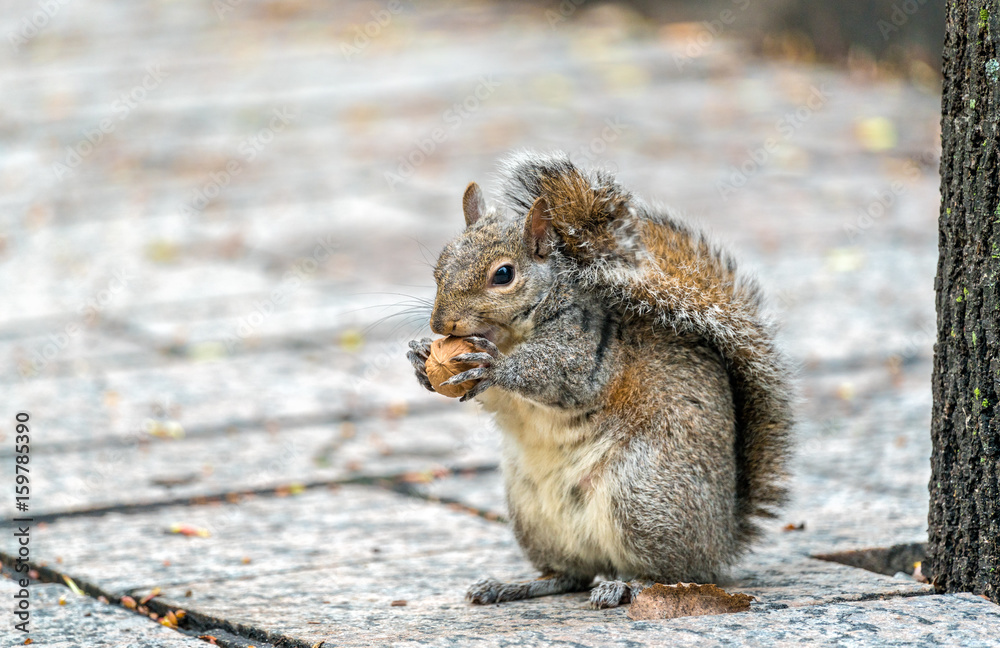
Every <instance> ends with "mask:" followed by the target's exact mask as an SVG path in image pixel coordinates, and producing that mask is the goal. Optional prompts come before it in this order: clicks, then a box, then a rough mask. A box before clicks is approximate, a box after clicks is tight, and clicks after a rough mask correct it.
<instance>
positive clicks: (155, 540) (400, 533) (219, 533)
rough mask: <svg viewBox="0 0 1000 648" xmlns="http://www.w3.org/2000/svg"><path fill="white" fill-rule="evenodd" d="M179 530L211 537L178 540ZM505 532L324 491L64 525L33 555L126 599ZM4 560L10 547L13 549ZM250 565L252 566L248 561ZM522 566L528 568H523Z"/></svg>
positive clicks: (479, 546)
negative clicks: (159, 589)
mask: <svg viewBox="0 0 1000 648" xmlns="http://www.w3.org/2000/svg"><path fill="white" fill-rule="evenodd" d="M174 525H185V526H187V527H189V528H191V529H194V530H204V531H207V532H208V533H209V536H208V537H200V536H197V535H193V536H188V535H180V534H176V533H171V532H170V530H171V528H172V527H174ZM511 541H512V539H511V537H510V532H509V531H508V530H507V529H506V528H505V527H502V526H499V525H497V524H495V523H492V522H488V521H487V520H484V519H482V518H480V517H478V516H475V515H470V514H468V513H465V512H457V511H451V510H449V509H447V508H446V507H441V506H438V505H435V504H431V503H428V502H425V501H422V500H420V499H416V498H412V497H407V496H403V495H398V494H395V493H392V492H388V491H386V490H384V489H381V488H376V487H364V486H349V485H345V486H340V487H336V488H335V489H333V490H330V489H327V488H317V489H310V490H307V491H305V492H303V493H301V494H299V495H289V496H286V497H275V496H259V497H250V498H241V499H239V500H236V503H220V504H215V505H201V506H197V505H196V506H163V507H158V508H155V509H153V510H150V511H136V512H126V513H108V514H106V515H103V516H97V517H76V518H64V519H61V520H57V521H55V522H52V523H48V524H45V525H44V526H42V527H39V528H36V529H35V531H34V532H33V535H32V545H31V550H32V555H33V556H35V557H37V558H38V560H39V561H41V562H44V563H46V564H47V566H48V567H50V568H53V569H56V570H58V571H61V572H64V573H68V574H70V575H71V576H73V577H74V578H79V579H81V580H83V581H87V582H90V583H92V584H94V585H96V586H98V587H101V588H103V589H105V590H106V591H109V592H112V593H116V594H118V595H120V594H123V593H127V592H128V591H131V590H135V589H137V588H143V587H145V588H152V587H154V586H168V585H171V584H180V583H187V582H192V581H199V582H215V581H227V582H228V581H231V582H233V583H237V582H241V581H243V580H245V579H248V578H252V577H255V576H262V575H268V574H285V573H290V572H300V571H302V570H305V569H307V568H309V569H316V568H323V567H328V566H330V565H349V564H358V563H367V562H369V561H372V560H376V561H381V560H389V559H407V560H413V561H416V563H419V562H420V561H421V560H422V557H423V556H426V555H432V554H436V553H441V552H446V551H452V550H468V551H473V550H474V551H476V552H477V553H481V555H482V556H484V559H485V558H488V557H489V556H490V555H492V554H493V553H494V552H496V551H497V550H498V549H499V548H501V547H505V546H506V547H509V546H510V545H511ZM2 546H3V548H4V549H3V550H4V552H5V553H6V552H8V550H9V548H10V546H11V545H10V542H9V541H7V540H5V541H4V544H3V545H2ZM245 559H246V560H245ZM519 560H520V559H519Z"/></svg>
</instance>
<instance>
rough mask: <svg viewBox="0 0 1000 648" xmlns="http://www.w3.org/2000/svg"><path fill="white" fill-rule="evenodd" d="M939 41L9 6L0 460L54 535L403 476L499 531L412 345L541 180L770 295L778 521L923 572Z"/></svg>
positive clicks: (659, 6)
mask: <svg viewBox="0 0 1000 648" xmlns="http://www.w3.org/2000/svg"><path fill="white" fill-rule="evenodd" d="M943 15H944V12H943V3H942V2H934V1H932V0H895V1H890V0H866V1H862V0H858V1H854V2H840V3H831V2H821V1H819V0H801V1H795V0H713V1H712V2H694V1H686V2H685V1H677V2H662V3H656V2H644V1H638V0H637V1H635V2H620V3H607V2H583V1H577V0H565V1H563V2H561V3H556V2H548V3H522V2H499V1H497V2H490V1H477V2H467V3H445V2H434V1H430V0H419V1H412V2H411V1H408V0H380V1H375V2H361V1H358V2H351V1H345V2H337V3H314V2H303V1H296V0H292V1H285V2H265V1H260V0H213V1H212V2H208V1H202V2H193V1H188V0H170V1H166V0H164V1H160V2H156V1H146V2H113V1H110V0H97V1H94V2H87V3H82V2H74V1H73V0H65V1H64V0H42V1H39V2H37V3H35V2H31V3H13V2H6V3H5V4H4V12H3V17H2V30H0V31H2V34H3V41H4V42H3V44H2V46H0V83H2V97H3V101H2V102H0V187H2V193H0V205H2V207H0V294H2V296H3V298H2V300H0V304H2V305H0V358H2V359H3V362H2V364H0V382H2V386H0V391H2V393H3V412H2V415H3V418H2V419H0V441H2V452H3V453H9V452H10V446H11V444H12V431H13V425H14V418H13V412H15V411H18V410H27V411H30V412H31V414H32V417H33V420H35V421H36V426H37V429H38V430H39V432H38V433H37V436H36V437H35V440H34V443H35V445H34V446H33V452H35V453H36V456H35V458H34V459H33V461H37V468H38V470H37V477H36V479H37V482H36V486H35V488H36V491H35V498H36V500H35V501H36V503H37V506H38V509H39V512H47V513H50V514H56V513H62V512H72V511H86V510H98V509H101V508H102V507H103V508H113V507H120V506H126V505H132V504H139V503H145V504H148V503H155V502H163V501H176V500H182V499H183V498H189V497H193V498H197V497H204V496H207V495H212V494H219V493H225V492H232V491H237V490H253V489H265V488H276V489H282V488H285V489H289V488H292V489H294V488H295V485H296V484H299V485H301V484H306V485H308V484H309V483H314V482H316V483H318V482H320V481H323V480H338V479H346V478H354V477H356V476H358V475H362V476H364V475H368V476H385V475H402V474H412V473H414V471H416V472H419V473H420V474H422V475H424V477H422V478H421V479H420V480H418V481H421V483H426V484H427V485H426V487H427V488H428V489H431V490H434V489H438V491H437V492H439V493H444V494H447V493H449V492H451V493H452V495H455V493H458V494H459V495H460V496H461V497H463V498H465V499H464V500H463V501H465V502H466V503H468V504H470V505H475V506H479V507H482V508H484V509H489V510H494V511H497V512H499V513H502V506H503V504H502V501H500V492H499V485H498V484H497V483H496V481H495V479H496V475H495V472H493V468H494V467H495V465H496V459H497V454H496V437H495V433H494V432H493V431H492V429H491V428H490V426H489V423H488V421H486V420H485V418H484V417H481V416H480V415H478V414H477V413H476V410H475V407H474V406H472V405H460V404H458V403H457V402H455V401H449V400H446V399H444V398H442V397H439V396H436V395H431V394H427V393H426V392H423V391H422V390H421V389H420V388H419V387H418V386H417V384H416V381H415V380H414V379H413V378H412V376H411V374H410V368H409V365H408V364H407V362H406V360H405V358H404V353H405V344H406V342H407V341H408V340H409V339H411V338H414V337H420V336H422V335H424V334H426V332H427V329H426V317H427V312H426V309H424V310H421V308H420V302H419V301H418V300H420V299H428V298H431V297H432V296H433V285H432V284H433V280H432V276H431V266H432V264H433V261H434V259H435V258H436V255H437V252H438V250H439V249H440V247H441V246H442V244H443V243H444V242H445V241H446V240H447V239H448V238H449V237H451V236H453V235H454V234H455V233H457V232H458V231H459V230H460V227H461V224H462V217H461V209H460V196H461V193H462V191H463V190H464V188H465V186H466V184H467V183H468V182H469V181H471V180H476V181H478V182H479V183H480V184H481V185H482V186H483V187H484V189H485V190H486V191H487V193H488V194H489V193H490V192H492V190H494V189H495V180H494V176H493V175H492V174H493V173H494V170H495V162H496V160H497V158H498V157H500V156H502V155H504V154H505V153H506V152H508V151H510V150H512V149H516V148H521V147H528V148H533V149H539V150H554V149H560V150H564V151H567V152H569V154H570V156H571V158H572V159H573V160H574V161H575V162H577V163H578V164H581V165H585V166H602V167H605V168H609V169H612V170H616V171H617V172H618V173H619V176H620V179H621V180H622V182H624V183H625V184H626V185H628V186H630V187H632V188H633V189H634V190H635V191H636V192H638V193H639V194H640V195H642V196H644V197H645V198H646V199H648V200H652V201H660V202H662V203H665V204H669V205H672V206H674V207H676V208H678V209H680V210H681V211H683V212H685V213H687V214H689V215H690V216H691V218H692V219H693V220H694V221H696V222H698V223H700V224H701V225H702V226H704V227H705V228H707V229H708V230H710V231H712V232H713V233H714V234H715V235H716V236H717V237H718V238H719V239H721V240H723V241H724V242H726V243H728V244H730V245H731V246H732V247H733V248H734V249H735V250H736V251H737V252H738V256H739V257H740V258H742V259H743V260H744V263H745V264H746V265H747V266H749V267H753V268H754V269H755V270H756V272H757V273H758V274H759V276H760V278H761V280H762V282H763V284H764V286H765V288H766V290H767V291H768V292H769V293H770V295H771V296H772V306H773V309H774V311H775V314H776V316H777V318H778V320H779V321H780V322H781V324H782V327H783V329H782V341H783V343H784V344H785V345H786V346H787V348H788V349H789V351H790V353H791V354H792V355H793V357H794V359H795V361H796V362H797V364H798V365H799V366H800V367H801V371H802V376H803V380H802V391H803V404H802V426H801V435H802V443H801V444H800V445H801V447H800V460H799V461H798V463H797V466H798V470H799V471H800V476H799V479H800V488H799V492H800V493H805V494H806V495H802V499H801V500H800V501H799V502H798V504H797V505H796V506H797V508H795V507H793V509H792V512H791V513H789V516H790V518H794V519H795V520H799V519H806V518H808V519H809V520H810V524H813V525H817V524H818V525H822V524H824V523H826V524H829V525H831V528H832V527H833V526H836V525H840V526H839V527H838V528H842V527H843V525H844V524H849V525H852V526H853V527H854V528H856V529H857V532H858V534H859V536H858V538H860V540H859V539H858V538H855V539H856V540H858V542H859V543H861V544H875V543H878V542H881V541H883V540H885V538H880V537H874V535H873V534H875V535H877V534H878V533H881V531H879V530H876V529H875V527H874V526H873V525H872V524H871V520H873V519H876V518H878V519H880V520H886V519H888V520H890V521H893V524H894V528H895V529H896V531H898V530H899V529H903V532H902V535H903V536H913V537H914V538H916V539H920V538H921V537H923V534H924V519H925V518H924V516H925V513H926V480H927V478H928V475H929V470H927V468H926V463H927V461H926V460H927V456H928V454H929V447H930V444H929V441H928V440H927V436H928V435H927V423H928V420H929V415H930V388H929V377H930V357H931V345H932V340H933V337H934V333H933V332H934V311H933V277H934V271H935V263H936V245H935V243H936V218H937V209H938V197H937V196H938V182H937V164H938V155H939V136H938V120H939V112H940V108H939V105H940V104H939V94H940V79H939V73H938V69H939V61H940V49H941V40H942V34H943ZM5 465H6V462H5ZM450 470H457V471H459V472H461V471H462V470H465V471H466V472H468V473H469V475H472V476H471V477H469V479H470V480H475V479H481V480H482V484H481V485H482V488H481V494H480V491H477V490H476V488H474V487H473V486H472V485H471V484H472V482H471V481H465V482H462V483H461V484H462V485H461V486H460V487H457V486H454V485H452V486H449V481H448V480H449V479H452V477H449V476H448V475H449V474H450V473H449V472H448V471H450ZM491 480H492V481H491ZM831 480H833V481H836V482H837V483H838V484H840V485H841V486H842V487H838V488H830V487H829V484H830V483H832V482H831ZM476 483H479V482H476ZM810 484H812V490H809V489H810ZM449 488H451V489H452V490H451V491H449V490H448V489H449ZM874 491H877V492H879V493H881V494H882V495H883V497H882V499H879V500H878V501H877V502H875V503H871V504H870V505H869V503H868V502H866V501H865V500H866V497H865V493H870V492H874ZM456 496H458V495H456ZM477 498H479V499H477ZM858 502H860V504H859V503H858ZM845 503H850V506H847V505H846V504H845ZM3 506H4V507H9V506H11V503H9V502H7V501H4V502H3ZM848 509H849V510H850V515H848V514H847V513H846V511H847V510H848ZM869 509H870V510H869ZM838 511H840V513H838ZM841 513H843V515H841ZM824 515H825V516H826V517H825V518H824ZM838 516H839V517H838ZM824 519H825V520H826V521H825V522H824ZM879 528H881V527H879ZM894 533H895V532H894ZM898 539H899V534H898V533H895V534H894V535H893V536H892V540H893V541H897V540H898Z"/></svg>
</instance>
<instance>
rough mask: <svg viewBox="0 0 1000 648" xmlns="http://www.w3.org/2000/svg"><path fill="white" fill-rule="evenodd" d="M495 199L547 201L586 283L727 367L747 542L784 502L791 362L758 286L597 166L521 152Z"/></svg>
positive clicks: (508, 165) (518, 206)
mask: <svg viewBox="0 0 1000 648" xmlns="http://www.w3.org/2000/svg"><path fill="white" fill-rule="evenodd" d="M502 174H503V179H504V190H503V195H502V198H503V199H504V201H505V203H506V204H507V206H508V207H509V208H511V209H512V210H514V211H516V212H517V213H518V214H519V215H523V214H524V213H526V212H527V210H528V209H529V208H530V207H531V205H532V204H533V203H534V201H535V199H537V198H538V197H544V198H545V199H546V202H547V203H548V206H549V213H550V215H551V217H552V227H553V230H554V231H555V232H556V234H557V236H558V238H559V242H558V249H559V250H560V252H561V253H562V254H563V255H565V256H566V257H568V258H569V259H571V260H573V261H575V262H576V263H577V266H578V270H579V276H580V277H581V279H582V281H583V282H584V283H585V284H587V285H589V286H590V287H591V288H592V289H594V290H597V291H600V292H602V293H603V294H605V295H606V296H607V297H608V298H610V299H612V300H614V301H616V302H618V303H620V304H621V305H622V307H623V308H624V310H626V311H628V312H632V313H636V314H640V315H644V316H648V317H651V318H652V319H653V320H654V321H656V322H658V323H659V324H661V325H663V326H667V327H670V328H671V329H673V330H675V331H677V332H678V333H694V334H696V335H699V336H700V337H702V338H704V339H705V340H706V341H708V342H709V343H710V344H712V345H713V346H714V347H715V348H716V349H717V350H718V352H719V353H720V354H721V355H722V357H723V358H724V360H725V362H726V366H727V370H728V372H729V376H730V383H731V385H732V388H733V396H734V401H735V405H736V424H737V429H736V433H737V435H736V439H737V440H736V460H737V471H738V480H737V489H738V490H737V496H738V516H739V518H738V533H739V540H740V542H741V544H742V545H744V546H746V544H747V543H749V542H750V541H751V540H753V539H754V538H755V537H756V536H757V535H758V533H759V530H758V527H757V525H756V524H755V522H754V518H756V517H774V515H775V510H776V508H777V507H778V506H779V505H781V504H782V503H783V502H784V501H785V499H786V493H787V491H786V488H785V485H784V483H785V481H786V480H787V474H786V466H787V462H788V457H789V454H790V450H791V443H792V440H791V428H792V423H793V417H792V384H791V371H790V367H789V365H788V362H787V361H786V360H785V358H784V356H783V355H782V354H781V352H780V351H779V350H778V349H777V348H776V347H775V345H774V340H773V327H772V324H771V322H770V321H769V320H767V319H766V318H765V317H764V316H763V315H762V314H761V302H762V300H761V295H760V289H759V287H758V285H757V283H756V281H755V280H754V279H753V278H752V277H749V276H747V275H744V274H741V273H739V272H738V270H737V267H736V263H735V261H734V259H733V258H732V257H730V256H729V255H728V254H726V253H725V252H724V251H722V250H721V249H720V248H719V247H717V246H715V245H713V244H712V243H711V242H710V241H709V240H708V239H707V238H706V237H705V235H704V234H703V233H701V232H699V231H696V230H694V229H692V228H691V227H690V226H689V225H687V224H686V223H684V222H682V221H681V220H679V219H677V218H675V217H673V216H672V215H670V214H664V213H660V212H657V211H654V210H652V209H650V208H649V207H647V206H646V205H645V204H643V203H642V202H641V201H640V200H638V199H637V198H635V197H634V196H633V195H632V194H631V193H630V192H628V191H627V190H625V189H623V188H622V187H621V186H620V185H619V184H618V183H617V181H615V179H614V177H613V176H611V175H610V174H608V173H605V172H601V171H593V172H583V171H581V170H579V169H577V168H576V167H575V166H574V165H573V164H572V163H571V162H570V161H569V159H568V158H567V157H566V156H565V155H561V154H557V155H538V154H533V153H518V154H515V155H513V156H511V157H510V158H508V159H507V160H506V161H505V162H504V163H503V165H502Z"/></svg>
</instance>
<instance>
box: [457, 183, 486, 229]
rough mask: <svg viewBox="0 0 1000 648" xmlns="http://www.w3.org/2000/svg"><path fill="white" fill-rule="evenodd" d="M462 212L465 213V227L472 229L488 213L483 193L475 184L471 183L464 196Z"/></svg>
mask: <svg viewBox="0 0 1000 648" xmlns="http://www.w3.org/2000/svg"><path fill="white" fill-rule="evenodd" d="M462 211H463V212H465V226H466V227H471V226H472V224H473V223H475V222H476V221H477V220H479V218H480V217H481V216H482V215H483V212H485V211H486V201H485V200H483V191H482V190H481V189H480V188H479V185H477V184H476V183H475V182H470V183H469V186H468V187H466V188H465V195H464V196H462Z"/></svg>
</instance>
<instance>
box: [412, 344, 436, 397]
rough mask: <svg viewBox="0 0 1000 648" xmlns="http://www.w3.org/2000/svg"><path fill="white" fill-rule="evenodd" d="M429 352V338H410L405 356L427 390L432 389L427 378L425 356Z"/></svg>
mask: <svg viewBox="0 0 1000 648" xmlns="http://www.w3.org/2000/svg"><path fill="white" fill-rule="evenodd" d="M430 354H431V339H430V338H424V339H422V340H410V350H409V351H408V352H407V354H406V357H407V359H408V360H409V361H410V364H411V365H413V371H414V372H415V373H416V374H417V380H418V381H419V382H420V384H421V385H423V386H424V388H425V389H426V390H427V391H434V386H433V385H431V381H430V379H429V378H427V357H428V356H429V355H430Z"/></svg>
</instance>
